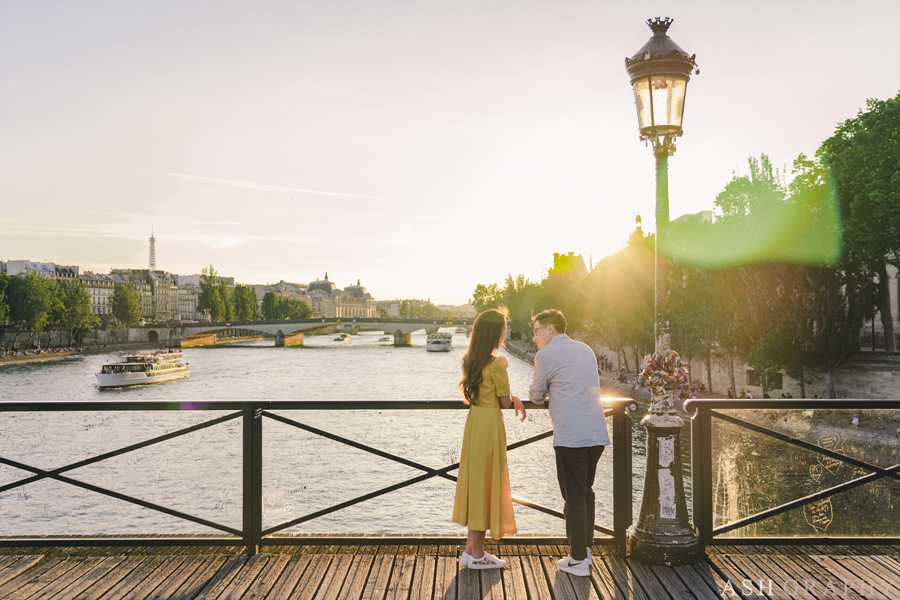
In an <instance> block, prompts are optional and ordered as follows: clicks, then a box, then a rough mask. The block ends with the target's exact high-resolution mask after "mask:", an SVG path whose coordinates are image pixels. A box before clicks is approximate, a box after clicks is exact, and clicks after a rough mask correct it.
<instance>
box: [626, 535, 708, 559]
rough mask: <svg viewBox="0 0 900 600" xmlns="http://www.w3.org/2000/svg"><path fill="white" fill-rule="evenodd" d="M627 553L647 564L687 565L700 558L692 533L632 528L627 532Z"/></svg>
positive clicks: (698, 548) (697, 543)
mask: <svg viewBox="0 0 900 600" xmlns="http://www.w3.org/2000/svg"><path fill="white" fill-rule="evenodd" d="M628 554H629V555H630V557H631V558H632V559H635V560H639V561H641V562H643V563H647V564H649V565H667V566H677V565H687V564H691V563H693V562H696V561H697V560H699V559H700V542H699V541H698V540H697V537H696V536H695V535H694V534H693V533H680V534H679V533H674V534H669V533H660V532H657V533H650V532H647V531H640V530H637V529H634V530H632V531H630V532H629V534H628Z"/></svg>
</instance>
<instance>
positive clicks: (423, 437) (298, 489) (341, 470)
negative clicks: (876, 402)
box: [0, 330, 900, 536]
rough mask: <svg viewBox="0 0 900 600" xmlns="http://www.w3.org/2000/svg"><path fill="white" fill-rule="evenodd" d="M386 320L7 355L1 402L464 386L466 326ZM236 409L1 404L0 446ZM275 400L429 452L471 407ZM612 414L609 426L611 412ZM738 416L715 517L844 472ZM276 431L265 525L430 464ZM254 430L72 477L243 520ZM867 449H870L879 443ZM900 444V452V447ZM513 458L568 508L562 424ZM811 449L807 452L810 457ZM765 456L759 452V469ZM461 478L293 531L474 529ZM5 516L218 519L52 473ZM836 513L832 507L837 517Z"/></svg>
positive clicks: (361, 396)
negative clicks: (178, 352)
mask: <svg viewBox="0 0 900 600" xmlns="http://www.w3.org/2000/svg"><path fill="white" fill-rule="evenodd" d="M448 331H452V330H448ZM381 335H382V334H381V333H379V332H370V333H366V332H364V333H361V334H360V335H355V336H352V338H351V340H350V341H347V342H337V341H334V339H333V338H334V337H335V336H334V335H325V336H310V335H307V336H306V337H305V345H304V346H303V347H288V348H275V347H273V341H272V340H259V341H252V342H243V343H237V344H232V345H219V346H216V347H205V348H188V349H186V350H185V357H186V358H187V359H188V360H189V362H190V364H191V377H190V378H188V379H183V380H179V381H173V382H168V383H163V384H157V385H151V386H141V387H134V388H127V389H118V390H103V391H101V390H99V389H98V388H97V384H96V378H95V376H94V374H95V373H96V372H98V371H99V369H100V366H101V365H102V364H103V363H105V362H107V361H108V360H110V359H112V358H113V355H98V356H79V357H72V358H68V359H64V360H60V361H54V362H45V363H26V364H21V365H16V366H7V367H3V368H2V369H0V402H11V401H16V402H23V401H28V402H41V401H106V400H111V401H118V402H122V401H125V402H129V401H136V402H140V401H168V402H174V403H181V404H184V403H189V402H194V401H200V400H398V399H400V400H444V399H458V398H460V395H459V393H458V391H457V387H456V386H457V383H458V380H459V373H460V360H461V359H462V356H463V354H464V353H465V349H466V346H467V343H468V340H467V339H466V337H465V336H464V335H462V334H458V335H454V337H453V349H452V350H451V352H449V353H430V352H426V351H425V348H424V346H425V335H424V333H420V334H413V335H412V344H413V345H412V347H409V348H394V347H393V346H392V345H391V343H390V342H380V341H379V338H380V337H381ZM504 354H505V352H504ZM505 355H506V356H507V358H508V360H509V362H510V368H509V375H510V382H511V386H512V390H513V394H516V395H519V396H522V397H524V396H526V395H527V389H528V384H529V383H530V381H531V374H532V367H531V365H529V364H527V363H525V362H523V361H520V360H518V359H516V358H515V357H513V356H511V355H508V354H505ZM225 414H227V412H224V411H223V412H211V411H202V412H164V411H156V412H151V413H147V412H123V413H97V412H92V413H59V412H56V413H41V412H31V413H0V456H2V457H3V458H6V459H8V460H13V461H18V462H21V463H23V464H25V465H29V466H32V467H36V468H41V469H51V468H56V467H60V466H63V465H67V464H71V463H73V462H76V461H78V460H83V459H86V458H89V457H93V456H97V455H99V454H102V453H104V452H110V451H112V450H116V449H118V448H121V447H124V446H127V445H129V444H133V443H136V442H139V441H142V440H145V439H149V438H152V437H155V436H159V435H163V434H165V433H167V432H170V431H174V430H178V429H181V428H184V427H188V426H191V425H195V424H198V423H202V422H204V421H207V420H210V419H213V418H216V417H219V416H223V415H225ZM277 414H280V415H282V416H284V417H286V418H288V419H292V420H294V421H298V422H301V423H304V424H306V425H309V426H312V427H316V428H318V429H321V430H324V431H328V432H331V433H334V434H337V435H340V436H343V437H346V438H349V439H352V440H354V441H357V442H360V443H363V444H366V445H369V446H372V447H375V448H378V449H380V450H384V451H386V452H390V453H392V454H395V455H398V456H401V457H404V458H407V459H409V460H413V461H415V462H417V463H421V464H425V465H427V466H429V467H432V468H440V467H442V466H445V465H448V464H452V463H455V462H457V461H458V459H459V448H460V443H461V440H462V435H463V429H464V425H465V419H466V411H465V410H458V411H454V410H437V411H428V410H422V411H418V410H414V411H400V410H358V411H277ZM641 416H642V412H641V411H639V413H638V414H637V415H635V427H634V429H633V439H634V448H633V465H634V480H633V498H634V512H635V517H637V513H638V510H639V509H640V502H641V488H642V485H643V470H644V463H645V460H646V459H645V450H644V444H645V435H644V429H643V427H642V426H640V425H639V421H640V417H641ZM504 419H505V423H506V429H507V438H508V442H509V443H512V442H515V441H518V440H521V439H525V438H528V437H531V436H533V435H536V434H538V433H541V432H544V431H548V430H550V429H551V423H550V419H549V416H548V414H547V411H546V410H531V411H529V413H528V418H527V420H526V421H525V423H519V422H518V420H516V419H515V417H514V415H513V412H512V411H511V410H508V411H504ZM609 427H610V431H611V427H612V423H611V421H609ZM726 433H727V435H726V434H721V435H717V436H715V439H714V453H715V455H716V456H717V462H716V463H715V464H714V467H713V468H714V473H715V475H716V477H717V481H716V490H717V492H716V493H717V518H716V522H717V524H723V523H726V522H728V521H730V520H733V519H736V518H740V517H742V516H745V515H746V514H752V512H755V511H758V510H760V509H763V508H766V507H768V506H771V505H773V504H772V503H773V502H776V501H777V500H779V499H781V501H784V500H785V499H790V498H794V497H800V496H802V495H806V494H809V493H811V492H810V491H809V490H810V489H813V491H815V490H816V489H818V488H820V487H821V486H822V485H825V484H826V483H828V484H829V485H833V484H834V483H833V482H834V481H836V479H835V478H836V477H838V478H839V477H840V475H835V473H836V472H837V470H838V469H839V467H836V466H834V465H830V466H829V469H828V470H826V472H825V476H824V477H819V479H816V480H815V481H813V482H812V484H811V483H810V473H811V472H812V471H810V470H804V469H794V470H793V471H791V472H790V474H789V476H785V475H783V472H784V471H785V470H789V469H790V468H792V466H796V465H797V464H800V459H798V457H797V456H793V458H790V457H785V454H784V451H783V449H782V448H780V447H777V446H771V447H770V446H767V445H766V444H767V443H768V442H767V441H765V440H763V441H760V440H757V439H745V438H746V436H745V437H743V438H742V437H741V436H742V435H745V434H742V433H741V432H730V431H729V432H726ZM263 437H264V450H263V461H264V467H263V500H264V501H263V516H264V523H263V527H264V528H268V527H272V526H275V525H277V524H279V523H282V522H286V521H289V520H292V519H296V518H298V517H302V516H305V515H309V514H311V513H315V512H316V511H320V510H323V509H326V508H327V507H329V506H333V505H335V504H338V503H341V502H345V501H347V500H350V499H353V498H356V497H358V496H361V495H363V494H367V493H370V492H372V491H374V490H377V489H380V488H383V487H387V486H390V485H393V484H396V483H399V482H402V481H404V480H407V479H411V478H413V477H416V476H419V475H421V474H422V471H420V470H417V469H415V468H411V467H407V466H404V465H401V464H398V463H396V462H394V461H390V460H387V459H383V458H380V457H378V456H375V455H372V454H370V453H366V452H364V451H361V450H358V449H355V448H351V447H349V446H346V445H344V444H341V443H339V442H336V441H332V440H328V439H326V438H323V437H321V436H318V435H315V434H313V433H309V432H306V431H303V430H300V429H297V428H295V427H291V426H289V425H286V424H283V423H281V422H278V421H275V420H272V419H264V420H263ZM241 443H242V429H241V420H240V419H236V420H231V421H227V422H224V423H221V424H218V425H215V426H213V427H209V428H206V429H203V430H201V431H198V432H195V433H192V434H188V435H187V436H182V437H178V438H175V439H173V440H169V441H166V442H163V443H160V444H157V445H154V446H150V447H147V448H144V449H141V450H138V451H135V452H130V453H128V454H124V455H121V456H117V457H114V458H110V459H107V460H104V461H102V462H99V463H95V464H92V465H89V466H85V467H81V468H78V469H75V470H73V471H70V472H67V473H66V476H67V477H71V478H72V479H74V480H78V481H82V482H85V483H89V484H92V485H96V486H98V487H100V488H103V489H107V490H112V491H115V492H118V493H121V494H126V495H128V496H132V497H135V498H139V499H141V500H143V501H146V502H150V503H153V504H157V505H162V506H165V507H168V508H171V509H174V510H177V511H180V512H183V513H186V514H190V515H193V516H195V517H199V518H201V519H206V520H209V521H212V522H215V523H218V524H221V525H224V526H226V527H232V528H235V529H240V527H241V490H242V478H241V464H242V463H241ZM689 445H690V441H689V437H688V435H687V431H685V435H684V436H683V457H684V464H685V469H686V472H685V485H686V488H687V493H688V498H689V499H690V477H689V473H690V471H689V467H690V461H689V456H688V452H687V451H688V447H689ZM845 445H846V446H848V447H849V446H850V445H851V444H849V443H848V444H845ZM870 446H871V445H870ZM868 450H869V451H870V452H871V447H869V448H868ZM889 450H890V452H889V453H887V454H885V455H884V456H882V457H881V458H880V459H879V460H881V461H883V462H884V464H888V463H890V464H896V462H897V461H894V463H891V462H890V461H891V460H893V457H894V449H893V448H891V449H889ZM760 452H762V454H763V455H762V456H760ZM754 453H755V454H754ZM897 454H898V455H900V449H897ZM508 458H509V473H510V480H511V485H512V491H513V494H515V495H517V496H521V497H524V498H527V499H529V500H531V501H533V502H537V503H540V504H543V505H545V506H549V507H551V508H554V509H556V510H560V511H561V510H562V500H561V498H560V495H559V489H558V485H557V482H556V470H555V462H554V455H553V448H552V441H551V439H545V440H541V441H538V442H536V443H533V444H530V445H527V446H525V447H523V448H519V449H515V450H512V451H510V452H509V455H508ZM804 460H806V461H807V462H810V460H809V457H806V459H804ZM778 461H787V462H785V463H784V464H781V463H779V462H778ZM803 464H804V465H806V463H803ZM810 464H811V463H810ZM879 464H881V463H879ZM753 465H759V466H760V467H759V468H757V469H755V468H754V467H753ZM832 467H833V468H832ZM812 468H813V467H810V469H812ZM794 471H796V472H794ZM832 471H835V473H832ZM760 473H763V474H765V476H762V475H760ZM450 474H451V475H455V474H456V472H455V471H453V472H451V473H450ZM30 475H31V474H30V473H28V472H26V471H24V470H22V469H19V468H15V467H12V466H9V465H0V486H3V485H6V484H9V483H12V482H15V481H18V480H21V479H23V478H25V477H29V476H30ZM852 476H853V473H852V472H847V473H845V474H844V476H843V477H844V479H841V481H843V480H846V479H847V478H849V477H852ZM766 477H769V479H766ZM612 479H613V478H612V452H611V451H610V452H605V453H604V455H603V457H602V458H601V461H600V465H599V466H598V473H597V479H596V484H595V486H594V489H595V492H596V494H597V523H598V524H599V525H603V526H606V527H609V528H612ZM817 486H818V487H817ZM454 490H455V484H454V483H453V482H452V481H448V480H445V479H440V478H431V479H428V480H425V481H423V482H420V483H417V484H414V485H411V486H409V487H406V488H403V489H401V490H399V491H395V492H391V493H389V494H386V495H383V496H380V497H378V498H374V499H370V500H367V501H365V502H363V503H360V504H357V505H355V506H351V507H348V508H344V509H341V510H339V511H337V512H333V513H330V514H327V515H325V516H321V517H317V518H315V519H313V520H309V521H306V522H304V523H301V524H299V525H296V526H294V527H291V528H289V529H287V530H284V531H282V532H281V533H330V534H410V535H418V534H463V533H464V529H463V528H462V527H460V526H459V525H456V524H454V523H452V522H451V520H450V519H451V514H452V508H453V499H454ZM871 490H873V491H872V494H875V495H874V496H871V498H869V496H865V498H869V500H867V502H868V504H870V505H872V506H871V507H870V510H872V511H875V512H878V510H880V508H881V507H882V505H883V504H884V503H885V502H887V505H885V506H884V509H885V510H889V509H890V508H891V507H892V505H891V504H890V502H891V499H895V494H894V488H893V487H891V485H890V484H885V483H884V482H883V481H882V482H881V483H880V484H876V485H873V486H871ZM798 494H799V495H798ZM761 497H764V498H765V499H766V500H765V502H763V503H762V504H764V506H763V505H762V504H761V503H760V501H758V499H759V498H761ZM853 502H856V500H854V501H853ZM840 510H841V509H840V506H837V505H836V506H832V505H831V504H830V503H829V505H828V506H823V505H818V506H817V507H816V508H815V509H814V510H813V512H814V513H815V514H812V515H810V512H809V510H807V511H806V512H805V513H804V512H803V509H801V510H799V511H794V513H795V516H794V517H793V518H788V517H790V514H789V515H788V517H782V519H781V521H778V522H777V528H785V527H787V528H790V529H791V530H792V532H791V533H790V535H826V534H831V533H832V530H833V529H834V527H832V529H831V530H829V526H830V524H831V522H833V521H836V520H837V521H840V519H841V514H840ZM847 510H849V509H847ZM893 512H894V513H897V512H900V511H893ZM515 514H516V522H517V526H518V532H519V534H524V535H530V534H533V535H555V536H563V535H564V534H565V528H564V524H563V522H562V521H561V520H559V519H557V518H555V517H552V516H548V515H545V514H543V513H540V512H537V511H534V510H532V509H529V508H526V507H523V506H521V505H515ZM0 517H2V518H0V523H2V525H0V535H16V536H21V535H62V534H72V535H100V534H119V535H129V534H210V533H221V532H220V531H219V530H216V529H213V528H210V527H207V526H205V525H202V524H197V523H192V522H187V521H183V520H180V519H178V518H176V517H173V516H169V515H165V514H162V513H159V512H157V511H155V510H152V509H149V508H143V507H139V506H135V505H133V504H130V503H127V502H125V501H123V500H119V499H116V498H111V497H109V496H105V495H101V494H98V493H96V492H92V491H88V490H83V489H80V488H77V487H75V486H72V485H68V484H65V483H62V482H55V481H51V480H46V479H45V480H42V481H38V482H33V483H28V484H25V485H22V486H19V487H16V488H13V489H10V490H7V491H5V492H0ZM786 519H787V520H786ZM872 520H873V519H870V521H872ZM874 520H877V521H878V522H879V525H878V527H880V531H881V533H882V534H884V533H890V531H891V530H893V534H894V535H897V531H898V530H897V518H896V517H883V518H882V517H879V518H878V519H874ZM810 521H811V524H810ZM826 521H827V522H828V524H826V525H823V523H825V522H826ZM885 529H886V531H884V530H885ZM793 530H795V531H793ZM752 533H753V534H755V535H763V534H773V533H776V531H775V530H773V528H772V527H769V528H766V526H765V523H763V524H761V525H757V526H755V527H754V529H753V530H752ZM869 534H870V535H871V534H872V533H871V532H869ZM875 534H878V531H876V533H875ZM785 535H787V534H785Z"/></svg>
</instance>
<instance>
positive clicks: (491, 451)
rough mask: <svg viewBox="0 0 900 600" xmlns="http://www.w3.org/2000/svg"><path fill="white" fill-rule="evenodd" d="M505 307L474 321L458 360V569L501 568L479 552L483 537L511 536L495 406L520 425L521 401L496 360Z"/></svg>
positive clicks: (503, 437)
mask: <svg viewBox="0 0 900 600" xmlns="http://www.w3.org/2000/svg"><path fill="white" fill-rule="evenodd" d="M508 317H509V311H507V310H506V308H505V307H502V306H501V307H498V308H497V309H490V310H486V311H484V312H483V313H481V314H480V315H478V318H477V319H475V323H474V325H473V327H472V337H471V339H470V341H469V349H468V351H467V352H466V355H465V356H464V357H463V361H462V362H463V376H462V380H461V381H460V382H459V388H460V390H461V391H462V393H463V397H464V400H463V402H465V403H466V404H468V405H469V416H468V418H467V419H466V430H465V433H464V434H463V442H462V452H461V454H460V458H459V476H458V477H457V480H456V501H455V503H454V505H453V522H454V523H459V524H460V525H463V526H464V527H466V528H468V530H469V536H468V542H467V543H466V549H465V551H464V552H463V553H462V556H460V558H459V563H460V565H462V566H464V567H467V568H469V569H502V568H503V567H505V566H506V561H504V560H500V559H499V558H497V557H496V556H493V555H492V554H490V553H488V552H485V551H484V535H485V532H486V531H487V530H490V532H491V538H493V539H495V540H499V539H500V538H503V537H505V536H508V535H512V534H514V533H515V532H516V519H515V515H513V506H512V492H511V491H510V487H509V471H508V469H507V463H506V428H505V426H504V425H503V415H502V413H501V412H500V407H501V406H502V407H503V408H511V407H515V409H516V416H517V417H519V421H524V420H525V407H524V406H523V405H522V401H521V400H519V399H518V398H517V397H516V396H512V395H511V394H510V389H509V375H508V374H507V372H506V369H507V367H508V366H509V364H508V363H507V361H506V359H505V358H503V357H502V356H497V353H498V352H499V349H500V346H501V345H502V344H503V342H504V341H505V340H506V320H507V318H508Z"/></svg>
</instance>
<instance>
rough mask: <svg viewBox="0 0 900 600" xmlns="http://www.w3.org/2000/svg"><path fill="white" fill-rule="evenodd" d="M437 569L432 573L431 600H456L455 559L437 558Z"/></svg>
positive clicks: (447, 557) (449, 557)
mask: <svg viewBox="0 0 900 600" xmlns="http://www.w3.org/2000/svg"><path fill="white" fill-rule="evenodd" d="M436 559H437V567H436V569H435V573H434V594H433V595H432V598H433V600H455V599H456V570H457V566H458V565H459V563H458V562H457V559H456V558H455V557H451V556H437V557H436Z"/></svg>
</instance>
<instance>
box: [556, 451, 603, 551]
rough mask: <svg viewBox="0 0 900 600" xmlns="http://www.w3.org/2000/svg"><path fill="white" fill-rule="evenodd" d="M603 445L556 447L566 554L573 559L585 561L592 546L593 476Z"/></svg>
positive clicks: (557, 475) (594, 509) (594, 510)
mask: <svg viewBox="0 0 900 600" xmlns="http://www.w3.org/2000/svg"><path fill="white" fill-rule="evenodd" d="M603 448H605V446H589V447H587V448H565V447H562V446H555V447H554V448H553V449H554V450H555V451H556V477H557V478H558V479H559V491H560V492H562V497H563V500H564V501H565V505H564V506H565V508H564V509H563V512H564V513H565V515H566V537H567V538H568V539H569V555H570V556H571V557H572V558H573V559H575V560H584V559H585V558H587V549H588V548H589V547H590V546H592V545H593V544H594V513H595V512H596V508H595V506H594V490H593V489H591V488H592V487H593V485H594V475H595V474H596V472H597V463H598V462H599V461H600V455H602V454H603Z"/></svg>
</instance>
